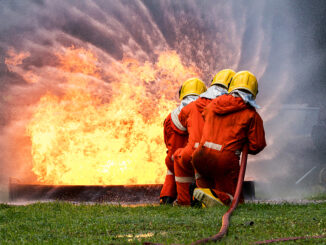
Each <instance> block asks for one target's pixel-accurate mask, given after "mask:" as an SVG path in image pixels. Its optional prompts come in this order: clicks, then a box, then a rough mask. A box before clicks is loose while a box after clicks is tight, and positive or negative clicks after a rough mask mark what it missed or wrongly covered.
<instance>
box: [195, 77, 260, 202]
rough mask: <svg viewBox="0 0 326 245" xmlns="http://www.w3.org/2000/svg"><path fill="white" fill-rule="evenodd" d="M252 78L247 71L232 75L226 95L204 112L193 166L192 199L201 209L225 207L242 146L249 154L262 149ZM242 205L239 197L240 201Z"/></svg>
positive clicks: (234, 178) (235, 183)
mask: <svg viewBox="0 0 326 245" xmlns="http://www.w3.org/2000/svg"><path fill="white" fill-rule="evenodd" d="M257 93H258V83H257V79H256V77H255V76H254V75H253V74H252V73H250V72H249V71H241V72H238V73H237V74H236V75H234V77H233V80H232V82H231V83H230V87H229V94H225V95H223V96H220V97H219V98H216V99H214V100H213V101H212V103H210V104H209V105H208V106H207V107H206V108H205V110H204V112H203V116H204V119H205V125H204V129H203V135H202V137H201V140H200V144H199V147H198V148H197V149H196V150H195V152H194V154H193V166H194V168H195V169H196V171H198V174H199V175H200V177H199V178H197V186H198V188H196V189H195V190H194V194H193V195H194V198H195V199H197V200H199V201H201V202H202V204H204V206H215V205H220V204H224V205H229V204H230V202H231V201H232V198H233V196H234V194H235V190H236V185H237V180H238V176H239V170H240V167H239V160H240V154H241V150H242V148H243V146H244V144H248V146H249V151H248V152H249V154H257V153H259V152H260V151H261V150H263V149H264V147H265V146H266V142H265V132H264V127H263V120H262V119H261V117H260V116H259V114H258V113H257V112H256V109H255V108H259V106H258V105H257V104H256V102H255V98H256V95H257ZM240 202H243V197H241V198H240Z"/></svg>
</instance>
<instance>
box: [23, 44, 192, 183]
mask: <svg viewBox="0 0 326 245" xmlns="http://www.w3.org/2000/svg"><path fill="white" fill-rule="evenodd" d="M56 56H57V57H58V60H59V63H60V65H59V67H57V69H59V71H61V73H63V74H66V75H65V76H66V81H67V83H66V85H65V89H64V94H63V95H61V96H58V95H54V94H53V93H51V92H48V93H47V94H46V95H44V96H43V97H42V98H41V99H40V101H39V102H38V104H37V106H36V109H35V112H34V114H33V117H32V118H31V120H30V122H29V124H28V126H27V133H28V135H29V136H30V138H31V142H32V158H33V169H32V171H33V172H34V173H35V174H36V175H37V177H38V181H39V182H41V183H44V184H72V185H74V184H78V185H123V184H154V183H162V182H163V180H164V177H165V171H166V167H165V164H164V158H165V151H166V149H165V145H164V142H163V120H164V118H165V117H166V116H167V114H168V113H169V112H170V111H171V110H172V109H173V108H174V107H175V106H176V98H177V91H178V88H179V86H180V85H181V83H182V82H183V81H184V80H186V79H187V78H189V77H192V76H198V71H197V70H196V68H195V67H194V66H190V67H185V66H184V65H183V64H182V62H181V59H180V57H179V56H178V55H177V53H176V52H174V51H167V52H162V53H160V54H159V55H158V58H157V61H156V62H154V63H150V62H139V61H137V60H135V59H132V58H124V59H123V60H122V61H121V62H117V61H116V62H111V63H106V62H104V61H101V60H99V58H98V57H97V56H96V55H95V54H94V53H93V52H91V51H90V50H85V49H83V48H75V47H71V48H67V49H65V50H64V51H63V52H60V53H57V54H56Z"/></svg>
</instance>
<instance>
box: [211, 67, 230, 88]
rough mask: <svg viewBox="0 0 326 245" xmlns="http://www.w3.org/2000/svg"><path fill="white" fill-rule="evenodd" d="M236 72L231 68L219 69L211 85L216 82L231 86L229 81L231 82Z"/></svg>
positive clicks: (226, 86)
mask: <svg viewBox="0 0 326 245" xmlns="http://www.w3.org/2000/svg"><path fill="white" fill-rule="evenodd" d="M234 74H235V71H234V70H231V69H224V70H221V71H219V72H218V73H217V74H216V75H215V77H214V78H213V80H212V83H211V86H212V85H214V84H220V85H222V86H224V87H225V88H226V89H227V88H228V87H229V83H230V82H231V80H232V77H233V76H234Z"/></svg>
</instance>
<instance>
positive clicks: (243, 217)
mask: <svg viewBox="0 0 326 245" xmlns="http://www.w3.org/2000/svg"><path fill="white" fill-rule="evenodd" d="M226 210H227V208H226V207H215V208H207V209H200V208H184V207H170V206H137V207H125V206H119V205H107V204H91V205H90V204H73V203H67V202H52V203H36V204H32V205H27V206H13V205H7V204H0V243H1V244H13V243H14V244H15V243H17V244H24V243H25V244H43V243H50V244H66V243H69V244H72V243H73V244H75V243H81V244H112V243H113V244H125V243H135V244H140V243H142V242H145V241H151V242H157V243H164V244H171V243H178V244H189V243H191V242H192V241H195V240H197V239H200V238H204V237H207V236H211V235H213V234H215V233H217V231H218V230H219V227H220V225H221V217H222V215H223V214H224V213H225V211H226ZM325 214H326V203H325V202H321V203H309V204H261V203H249V204H243V205H241V206H239V207H238V208H237V209H236V211H235V212H234V214H233V216H232V219H231V226H230V229H229V233H228V235H227V237H226V238H224V239H223V240H222V241H221V243H222V244H252V243H253V242H255V241H261V240H266V239H272V238H281V237H293V236H314V235H326V215H325ZM292 243H294V242H290V243H289V242H288V243H286V244H292ZM296 244H297V243H296ZM304 244H326V238H323V239H310V240H306V241H305V243H304Z"/></svg>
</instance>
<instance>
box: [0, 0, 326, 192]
mask: <svg viewBox="0 0 326 245" xmlns="http://www.w3.org/2000/svg"><path fill="white" fill-rule="evenodd" d="M280 6H282V8H280ZM0 7H1V8H0V13H1V14H0V16H1V19H2V20H4V21H2V22H1V23H2V24H0V28H1V29H0V30H1V33H3V35H1V37H0V54H1V61H0V82H1V90H0V94H1V98H0V108H1V114H0V118H1V121H0V123H1V141H0V147H1V159H2V162H1V169H2V171H1V173H0V181H1V182H5V183H7V182H8V178H9V177H13V178H16V179H19V180H20V181H21V182H22V183H23V184H34V185H63V186H67V185H86V186H91V185H92V186H101V185H103V186H105V185H120V186H121V185H148V184H151V185H159V184H161V183H162V182H163V179H164V175H165V166H164V161H163V160H164V153H165V147H164V144H163V137H162V123H163V119H164V118H165V117H166V115H167V114H168V112H169V111H171V110H172V109H173V108H174V107H175V106H176V103H177V91H178V88H179V86H180V84H181V83H182V82H183V81H184V80H186V79H187V78H189V77H192V76H200V77H202V78H203V80H204V81H206V82H207V83H209V80H210V79H211V75H212V74H214V72H215V71H216V69H220V68H224V67H230V68H233V69H235V70H241V69H248V70H251V71H253V72H254V73H255V74H256V75H257V77H258V79H259V80H260V81H261V82H260V85H261V87H260V93H261V95H260V96H259V100H258V104H260V105H261V106H262V107H263V109H262V110H261V111H260V114H261V115H262V117H263V119H264V121H265V123H266V125H268V126H267V128H266V131H267V143H268V145H269V146H268V148H267V149H266V151H265V152H264V153H263V154H261V155H260V156H259V158H254V157H253V158H249V165H248V174H249V176H248V177H253V178H255V179H256V180H258V181H265V182H266V183H270V182H269V181H271V178H270V176H271V174H270V171H269V169H270V167H269V166H271V162H272V163H273V165H272V166H273V169H279V170H280V171H279V172H276V173H275V176H274V175H272V176H273V177H276V178H287V177H288V175H289V173H290V172H291V171H292V170H293V168H292V167H293V165H294V164H292V163H293V162H295V161H293V160H291V161H290V160H289V159H288V158H286V159H281V160H280V159H279V158H278V157H279V156H280V155H282V153H283V152H284V149H283V148H282V147H279V144H278V143H277V142H284V140H283V139H288V138H289V137H288V136H289V134H291V132H288V131H287V129H288V128H289V127H283V125H286V126H290V124H291V123H292V122H293V120H288V122H284V121H283V122H280V121H277V120H273V119H275V118H279V117H278V116H279V115H281V112H282V109H281V108H282V106H281V105H282V104H289V103H295V104H302V103H310V101H305V100H304V99H302V98H304V96H294V95H293V94H299V95H301V94H302V90H299V89H296V87H298V86H297V85H298V83H300V84H301V81H306V80H309V79H310V77H308V75H307V72H306V70H307V67H308V68H309V65H307V63H309V62H311V63H314V64H315V63H317V62H318V61H319V59H320V57H319V56H316V55H314V56H311V59H309V61H307V62H306V63H300V62H298V60H300V55H301V54H298V53H297V52H295V48H298V47H300V46H301V45H302V43H301V41H300V40H299V39H298V38H297V37H296V34H295V33H294V30H295V29H296V28H295V27H296V25H297V24H296V21H297V18H296V16H295V11H297V10H298V9H296V8H295V7H294V4H292V3H291V2H290V1H274V2H273V3H264V2H261V1H258V0H253V1H251V2H250V3H249V4H248V3H247V2H245V1H244V2H238V1H230V2H219V3H218V4H216V2H215V1H207V2H206V3H205V4H200V3H195V2H178V3H175V2H173V1H165V2H163V1H161V2H157V3H155V4H154V3H152V2H150V1H134V2H132V3H131V2H130V3H128V4H124V3H123V2H116V1H109V2H102V1H86V2H82V3H81V2H79V1H72V2H69V3H68V2H64V1H56V2H53V1H47V0H44V1H30V2H21V1H11V2H10V3H5V2H3V3H1V4H0ZM276 9H277V10H278V11H275V10H276ZM279 9H282V11H279ZM275 13H277V14H275ZM226 23H227V25H226ZM226 26H227V28H226ZM275 33H277V35H275ZM305 44H306V45H308V46H313V43H305ZM293 47H295V48H293ZM294 74H295V75H294ZM305 92H306V91H305ZM317 95H318V94H317ZM317 95H316V96H315V97H316V98H317V97H318V96H317ZM318 98H319V97H318ZM320 98H322V97H320ZM321 103H322V102H321ZM313 106H315V107H317V108H318V107H319V106H320V103H319V104H318V103H316V104H314V105H313ZM295 118H296V115H290V119H295ZM295 152H296V151H295ZM264 163H266V164H264ZM259 166H261V167H259ZM299 175H301V173H300V174H299Z"/></svg>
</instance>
